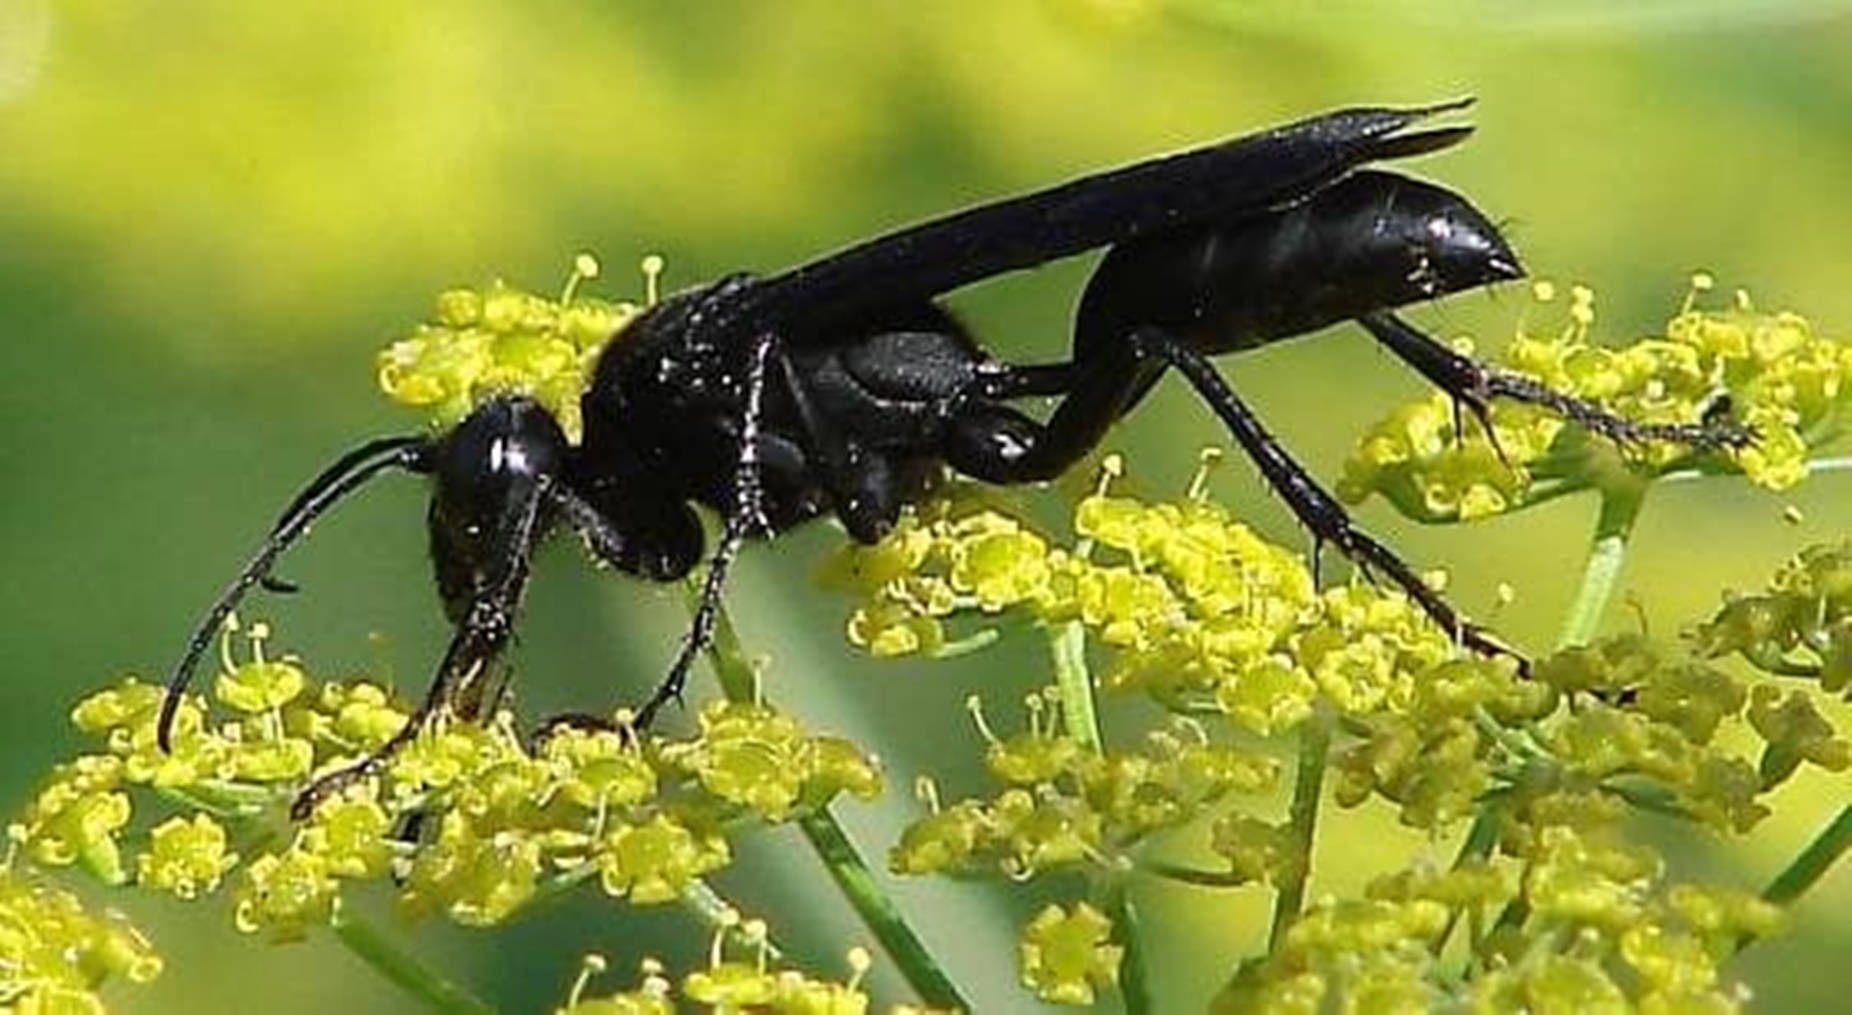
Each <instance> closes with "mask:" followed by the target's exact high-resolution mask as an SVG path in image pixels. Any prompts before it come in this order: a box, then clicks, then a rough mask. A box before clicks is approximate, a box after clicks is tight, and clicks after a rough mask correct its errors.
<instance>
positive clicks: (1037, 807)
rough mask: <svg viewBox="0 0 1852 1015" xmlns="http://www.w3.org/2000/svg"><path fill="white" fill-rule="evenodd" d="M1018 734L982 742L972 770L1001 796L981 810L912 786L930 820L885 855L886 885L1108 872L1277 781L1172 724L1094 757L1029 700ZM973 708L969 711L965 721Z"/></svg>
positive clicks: (1275, 768)
mask: <svg viewBox="0 0 1852 1015" xmlns="http://www.w3.org/2000/svg"><path fill="white" fill-rule="evenodd" d="M1029 700H1030V702H1031V708H1030V715H1031V723H1030V726H1029V729H1028V730H1026V731H1024V732H1022V733H1018V734H1016V735H1014V736H1011V737H1009V738H1007V739H998V738H996V736H995V735H994V734H993V733H991V732H990V730H989V728H988V726H987V725H986V724H984V723H983V721H982V716H981V713H978V715H979V723H980V727H979V728H980V729H981V730H982V731H983V732H984V734H985V736H986V738H987V739H988V740H989V749H988V750H987V751H986V752H985V755H984V762H985V765H986V767H987V768H988V769H989V770H990V773H991V774H992V775H993V776H995V777H996V778H997V779H999V780H1000V781H1002V782H1003V783H1004V788H1003V789H1002V790H1000V791H999V792H998V793H997V795H996V796H995V797H993V798H990V799H982V800H979V799H966V800H960V801H958V802H957V803H955V804H952V805H950V806H941V805H940V803H939V801H938V799H937V789H936V788H935V787H933V785H932V784H931V783H930V782H923V783H922V784H921V790H922V792H921V795H922V796H923V797H924V798H925V802H926V804H927V806H928V808H929V811H930V813H928V814H927V815H926V816H925V817H923V818H921V819H919V820H917V821H915V822H913V823H912V824H910V825H908V826H907V828H906V829H905V830H904V831H903V832H902V833H901V836H900V841H899V842H897V843H896V844H895V846H894V848H893V850H892V851H891V852H890V853H889V855H888V866H889V868H890V869H892V870H893V871H894V872H895V873H897V874H934V873H954V874H976V873H984V872H990V873H996V874H1001V875H1003V876H1006V877H1009V878H1012V879H1025V878H1030V877H1034V876H1035V875H1037V874H1040V873H1043V872H1046V871H1050V870H1055V869H1061V868H1071V867H1074V866H1076V865H1097V866H1098V868H1099V869H1102V870H1109V869H1112V868H1113V867H1114V865H1115V863H1116V860H1115V857H1116V856H1117V855H1118V854H1120V853H1121V852H1122V851H1123V850H1125V849H1128V848H1129V847H1131V846H1132V845H1134V844H1136V843H1137V842H1138V841H1139V840H1141V839H1143V838H1145V837H1146V836H1148V835H1150V834H1151V833H1152V832H1155V831H1157V830H1159V829H1163V828H1170V827H1174V826H1177V825H1180V824H1183V823H1185V822H1188V821H1190V820H1192V819H1194V818H1196V817H1198V816H1200V815H1201V814H1202V813H1204V811H1205V810H1206V809H1207V808H1208V807H1209V806H1211V805H1212V804H1214V803H1215V802H1217V801H1219V800H1221V799H1223V798H1224V797H1226V796H1228V795H1229V794H1231V793H1257V792H1260V791H1262V790H1265V789H1269V788H1271V787H1272V786H1273V785H1274V784H1275V783H1276V782H1277V781H1278V779H1279V765H1278V763H1277V762H1276V761H1274V760H1273V759H1272V758H1268V757H1265V756H1261V755H1256V754H1252V753H1249V752H1247V751H1243V750H1241V749H1239V748H1236V747H1232V746H1229V745H1225V744H1212V743H1209V742H1208V741H1207V740H1206V738H1205V737H1204V736H1203V733H1202V731H1201V729H1200V728H1198V727H1196V726H1195V724H1193V723H1190V722H1188V721H1179V722H1178V723H1177V727H1176V730H1175V731H1174V732H1171V731H1165V732H1159V733H1155V734H1153V735H1151V736H1149V737H1147V738H1146V743H1145V745H1144V749H1143V750H1141V751H1105V752H1096V751H1093V750H1091V749H1088V748H1086V747H1083V746H1082V745H1081V744H1080V743H1079V742H1077V741H1076V740H1074V739H1073V737H1072V736H1070V735H1068V734H1067V733H1065V732H1062V731H1061V730H1060V729H1059V726H1060V721H1059V717H1058V716H1054V715H1046V714H1044V713H1046V712H1047V711H1048V710H1049V706H1047V705H1045V704H1044V702H1045V701H1046V698H1045V697H1044V696H1043V695H1035V696H1032V697H1031V698H1030V699H1029ZM975 707H976V706H975V704H974V705H973V708H974V711H975Z"/></svg>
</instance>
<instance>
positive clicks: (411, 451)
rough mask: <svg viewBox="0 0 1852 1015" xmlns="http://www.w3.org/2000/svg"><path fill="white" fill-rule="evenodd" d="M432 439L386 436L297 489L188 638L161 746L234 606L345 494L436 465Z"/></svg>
mask: <svg viewBox="0 0 1852 1015" xmlns="http://www.w3.org/2000/svg"><path fill="white" fill-rule="evenodd" d="M431 446H432V445H431V440H430V438H428V437H424V436H408V437H381V438H377V439H375V440H371V441H368V442H366V443H365V444H362V445H361V446H359V447H357V448H355V449H353V450H352V451H349V452H347V453H346V454H344V455H342V456H341V457H340V458H338V459H336V460H335V462H334V464H332V465H330V466H328V467H327V468H326V469H323V470H322V471H321V473H320V474H319V475H317V476H316V477H315V478H314V479H312V480H310V481H309V484H308V485H307V486H305V487H303V488H302V491H301V492H300V493H298V494H296V496H295V498H294V499H293V500H291V501H290V502H289V506H288V507H286V508H284V509H283V513H282V514H281V515H280V516H278V518H277V521H276V524H275V525H273V526H271V528H270V533H269V534H268V535H266V536H265V537H264V541H263V543H262V545H260V546H259V547H258V548H257V552H256V553H255V554H253V555H252V557H251V560H250V562H249V563H247V564H245V566H244V569H243V570H242V571H239V572H238V577H236V578H234V579H232V581H231V584H229V585H227V586H225V591H223V592H221V593H219V598H218V599H217V600H215V601H214V602H213V604H212V608H211V609H210V610H207V611H206V616H205V618H204V619H203V620H201V621H200V624H199V627H197V628H196V629H194V631H193V637H192V638H191V639H189V640H188V641H187V648H186V653H185V654H184V655H182V656H181V657H180V661H179V662H178V663H177V664H175V666H174V669H173V672H172V673H171V674H170V675H169V676H168V678H167V696H166V698H164V699H163V700H162V701H161V714H160V717H159V719H157V720H156V723H155V737H156V740H157V741H158V742H159V743H160V745H161V750H163V751H167V750H171V749H172V747H173V743H172V740H173V725H174V716H175V714H176V713H177V712H178V711H179V709H180V699H181V697H182V695H184V694H185V692H186V688H187V684H188V683H189V682H191V680H192V679H193V670H194V668H195V667H196V666H198V665H199V657H200V656H201V655H203V654H204V653H205V651H206V647H207V646H208V645H210V644H212V637H213V635H214V634H215V633H217V631H218V630H219V628H220V626H221V625H223V624H224V623H225V619H226V618H227V617H229V616H231V613H232V611H233V610H235V609H237V608H238V604H239V603H240V602H242V601H243V600H244V597H245V594H246V593H248V592H249V591H251V587H252V586H253V585H258V584H261V583H264V582H266V581H267V580H268V579H269V577H270V568H271V567H272V566H274V565H275V564H276V560H277V558H278V557H279V556H281V555H282V554H283V551H284V550H287V549H289V547H290V545H291V544H292V543H294V542H295V541H296V540H297V539H298V538H299V537H300V536H301V535H302V534H303V533H304V532H307V531H308V529H309V525H310V524H311V523H313V522H314V521H315V519H316V518H318V517H320V516H321V514H322V513H323V512H325V511H327V510H328V509H329V508H331V507H333V506H334V505H335V504H336V503H337V502H339V501H340V500H341V499H342V498H343V497H346V496H347V495H348V494H350V493H352V492H354V491H355V490H357V489H359V488H360V487H361V486H363V485H365V483H366V482H367V480H369V479H372V478H373V477H374V476H377V475H379V474H380V473H381V472H384V471H385V470H387V469H393V468H398V469H405V470H406V471H408V472H427V471H429V470H430V462H429V458H430V453H431Z"/></svg>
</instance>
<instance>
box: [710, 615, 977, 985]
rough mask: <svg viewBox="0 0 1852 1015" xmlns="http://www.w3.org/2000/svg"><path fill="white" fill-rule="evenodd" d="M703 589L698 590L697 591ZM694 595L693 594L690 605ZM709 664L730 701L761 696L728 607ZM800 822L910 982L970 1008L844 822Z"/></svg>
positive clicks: (825, 818)
mask: <svg viewBox="0 0 1852 1015" xmlns="http://www.w3.org/2000/svg"><path fill="white" fill-rule="evenodd" d="M697 594H698V593H697ZM694 602H695V600H694V599H693V598H692V597H691V598H690V600H689V603H690V605H691V606H692V605H693V604H694ZM707 657H708V661H709V663H711V664H712V665H713V668H714V675H715V676H716V677H718V678H719V680H720V690H721V693H722V694H724V695H725V696H726V698H727V700H728V701H731V702H735V703H742V702H745V703H750V702H756V701H759V700H760V694H759V677H758V673H757V672H756V671H755V670H754V669H753V665H752V661H751V660H750V659H748V658H747V657H746V651H745V649H744V648H743V647H742V646H741V644H740V639H739V633H738V631H736V630H735V629H734V627H733V620H732V618H731V617H729V616H728V614H727V611H726V609H725V608H724V607H722V608H721V610H720V612H719V615H718V616H717V617H716V618H715V623H714V640H713V642H712V643H711V644H709V645H708V648H707ZM797 826H798V829H799V830H800V831H802V832H803V833H804V838H805V839H806V840H808V841H809V843H810V848H811V849H812V850H813V851H815V852H816V854H817V857H818V858H819V859H820V860H822V861H823V866H824V868H825V869H826V870H828V871H829V873H830V877H831V878H832V879H833V880H834V881H835V882H836V887H837V888H838V889H839V890H841V892H842V894H843V898H845V899H846V900H847V901H848V903H849V906H850V908H852V909H854V910H855V913H856V915H857V916H860V917H861V918H862V923H863V924H864V925H865V926H867V928H868V930H869V932H870V933H871V934H873V935H874V937H875V940H876V941H878V942H880V944H881V948H882V949H883V950H884V951H886V952H887V956H888V958H889V959H891V960H892V961H893V963H894V966H895V968H896V969H898V970H899V971H900V975H901V976H902V977H903V978H905V979H906V981H907V985H908V986H909V987H912V988H913V991H914V993H916V994H918V995H919V997H920V1000H922V1001H924V1002H926V1003H927V1004H928V1005H931V1006H933V1007H935V1008H952V1009H960V1010H964V1011H970V1010H971V1005H970V1003H969V1002H967V1001H966V1000H965V999H964V997H963V996H962V995H960V994H959V992H958V987H957V985H956V984H954V983H953V982H952V980H951V978H950V977H949V976H947V975H946V974H945V970H943V969H941V968H940V967H939V963H938V961H937V960H935V959H934V958H933V957H932V953H931V952H929V951H927V950H926V944H925V942H923V941H921V940H920V938H919V935H918V934H915V933H914V932H913V928H912V927H911V926H909V925H908V923H907V921H906V918H905V916H903V915H902V914H901V912H900V907H899V906H896V905H895V904H894V900H893V898H892V897H891V896H889V895H888V894H887V892H886V891H885V890H883V889H882V887H881V883H880V882H879V881H878V880H877V879H876V878H875V875H874V873H873V872H872V871H870V870H869V869H868V864H867V862H866V861H864V860H863V859H862V856H861V854H860V853H858V852H857V851H856V849H855V844H854V843H853V842H850V841H849V837H848V835H847V834H846V833H844V832H843V829H842V825H841V824H840V823H838V822H837V821H836V816H835V815H834V814H832V813H830V810H829V809H828V808H822V809H819V810H817V811H814V812H812V813H810V814H807V815H805V816H803V817H800V818H799V819H798V821H797Z"/></svg>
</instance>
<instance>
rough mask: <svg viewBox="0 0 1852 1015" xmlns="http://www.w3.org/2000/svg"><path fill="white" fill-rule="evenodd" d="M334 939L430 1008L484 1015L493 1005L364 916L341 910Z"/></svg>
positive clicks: (335, 927) (336, 921) (336, 922)
mask: <svg viewBox="0 0 1852 1015" xmlns="http://www.w3.org/2000/svg"><path fill="white" fill-rule="evenodd" d="M333 927H334V936H335V939H336V940H338V941H340V942H341V944H343V945H345V946H346V947H347V950H348V951H350V952H353V953H354V954H355V955H356V956H358V957H359V958H360V961H362V962H365V963H366V964H367V965H369V966H371V967H373V971H374V972H376V973H378V974H380V975H381V976H383V977H385V978H386V979H387V980H389V981H391V982H392V983H393V984H395V985H397V986H398V987H399V989H401V990H403V991H405V992H406V993H407V994H410V995H411V996H412V997H415V998H417V999H418V1000H420V1001H422V1002H424V1005H425V1007H427V1008H429V1009H430V1010H432V1011H441V1012H453V1013H468V1015H483V1013H493V1012H494V1011H495V1009H494V1008H493V1007H491V1006H490V1005H489V1004H488V1003H487V1002H485V1001H483V1000H482V999H481V998H478V997H476V996H475V995H473V994H471V993H469V992H468V991H466V990H464V989H463V988H462V987H459V986H457V985H456V984H454V983H452V982H450V981H449V980H446V979H444V978H443V977H441V976H439V975H437V974H436V973H434V972H432V971H431V970H429V969H426V968H425V967H424V966H423V965H421V964H420V963H419V962H418V960H417V959H415V958H413V957H412V956H411V954H410V953H409V952H406V951H403V950H401V949H400V948H399V947H398V946H397V945H395V944H394V943H393V942H392V939H391V938H389V937H387V936H385V935H383V934H381V933H380V932H379V930H378V929H377V928H375V927H374V926H373V925H372V924H370V923H367V922H366V921H365V920H362V919H360V918H359V917H357V916H355V915H353V913H352V912H350V911H347V910H342V911H341V912H339V913H337V914H336V915H335V918H334V921H333Z"/></svg>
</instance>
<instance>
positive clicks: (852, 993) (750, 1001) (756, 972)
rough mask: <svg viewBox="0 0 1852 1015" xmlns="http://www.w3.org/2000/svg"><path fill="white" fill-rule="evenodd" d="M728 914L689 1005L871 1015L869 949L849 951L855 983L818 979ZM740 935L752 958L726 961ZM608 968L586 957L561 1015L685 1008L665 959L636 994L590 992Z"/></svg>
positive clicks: (630, 1014) (694, 979) (752, 926)
mask: <svg viewBox="0 0 1852 1015" xmlns="http://www.w3.org/2000/svg"><path fill="white" fill-rule="evenodd" d="M723 916H724V921H723V924H722V926H721V928H720V929H719V931H718V932H717V933H716V934H715V936H714V943H713V947H712V949H711V952H710V955H709V957H708V964H707V966H706V967H705V968H702V969H697V970H695V971H694V972H691V973H689V974H688V975H686V976H684V977H683V978H682V982H681V996H682V999H683V1000H686V1001H690V1002H693V1003H695V1004H699V1005H702V1006H704V1007H705V1008H706V1009H707V1010H710V1011H716V1012H745V1011H752V1012H767V1013H770V1015H864V1013H865V1012H867V1011H868V995H867V993H865V992H864V991H863V990H862V986H861V983H862V979H863V977H865V976H866V975H867V974H868V970H869V968H870V967H871V966H872V965H873V959H872V958H871V957H870V956H869V954H868V952H867V951H866V950H864V949H862V948H852V949H850V950H849V953H848V963H849V977H848V979H846V980H842V981H837V980H827V979H819V978H816V977H812V976H810V975H809V974H808V973H805V972H803V971H801V970H797V969H778V968H773V966H772V964H771V958H770V952H771V948H770V945H769V943H768V941H767V937H766V935H767V929H766V925H765V923H764V921H762V920H742V919H741V918H740V916H739V914H738V913H736V912H733V911H731V910H729V911H727V912H726V913H725V914H723ZM735 932H737V933H738V935H739V936H740V937H741V938H743V939H744V940H745V942H746V943H747V945H748V947H749V948H750V949H751V952H752V954H751V955H750V957H748V958H745V959H740V958H728V957H727V954H726V939H727V936H728V935H729V934H730V933H735ZM605 969H606V965H605V961H604V959H603V957H601V956H597V955H588V956H586V958H585V960H584V962H583V964H582V967H581V970H580V973H579V978H578V980H577V982H575V983H574V984H573V987H572V992H571V994H570V996H569V997H568V998H567V1000H566V1004H565V1006H564V1007H561V1008H558V1009H555V1011H556V1013H557V1015H674V1013H675V1012H677V1011H681V1010H684V1008H683V1007H682V1006H678V1005H677V1004H676V997H675V987H674V985H673V984H672V983H671V982H670V981H669V978H668V975H667V970H666V969H665V968H664V966H663V965H662V963H661V962H660V961H659V960H657V959H654V958H646V959H644V960H643V962H642V964H641V968H640V969H639V970H638V978H637V984H636V986H634V987H632V988H631V989H629V990H618V991H614V992H612V993H610V994H606V995H603V996H597V995H593V994H591V993H589V988H590V984H591V980H592V977H594V976H596V975H598V974H600V973H603V972H604V971H605ZM895 1010H896V1011H897V1012H903V1011H906V1009H898V1008H897V1009H895Z"/></svg>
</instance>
